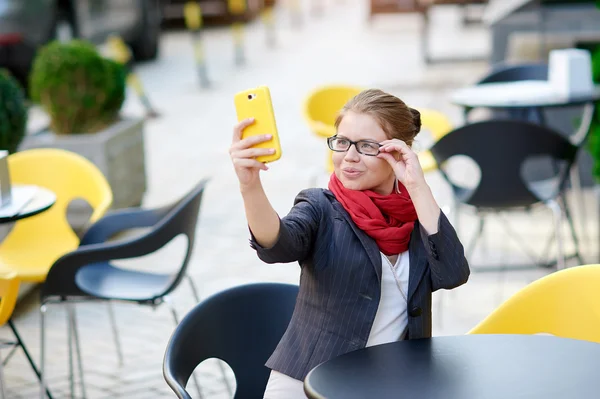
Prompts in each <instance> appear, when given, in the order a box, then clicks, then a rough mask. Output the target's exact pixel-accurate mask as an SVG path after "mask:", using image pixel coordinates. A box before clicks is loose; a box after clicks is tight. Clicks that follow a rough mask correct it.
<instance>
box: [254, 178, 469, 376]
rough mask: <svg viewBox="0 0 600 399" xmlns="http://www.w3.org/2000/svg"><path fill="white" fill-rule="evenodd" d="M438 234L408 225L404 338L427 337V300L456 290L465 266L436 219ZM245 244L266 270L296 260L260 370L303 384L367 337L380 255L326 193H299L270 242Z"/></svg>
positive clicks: (447, 227) (453, 239)
mask: <svg viewBox="0 0 600 399" xmlns="http://www.w3.org/2000/svg"><path fill="white" fill-rule="evenodd" d="M438 223H439V227H438V232H437V233H436V234H433V235H427V233H426V232H425V230H424V229H422V228H421V227H420V226H419V223H418V221H417V222H415V229H414V230H413V233H416V234H412V236H411V239H410V244H409V254H410V256H409V257H410V266H409V267H410V271H409V282H408V316H409V317H408V339H416V338H426V337H430V336H431V293H432V292H433V291H436V290H438V289H440V288H445V289H451V288H454V287H457V286H459V285H461V284H464V283H465V282H466V281H467V279H468V277H469V273H470V272H469V265H468V264H467V261H466V259H465V257H464V250H463V246H462V244H461V243H460V241H459V240H458V237H457V235H456V232H455V231H454V228H453V227H452V225H451V224H450V222H449V221H448V219H447V218H446V216H445V215H444V214H443V213H441V214H440V218H439V222H438ZM250 245H251V246H252V248H254V249H255V250H256V251H257V254H258V257H259V258H260V259H262V260H263V261H264V262H266V263H287V262H295V261H298V262H299V263H300V266H301V275H300V290H299V293H298V298H297V300H296V306H295V309H294V314H293V316H292V319H291V321H290V324H289V326H288V328H287V330H286V332H285V334H284V335H283V337H282V339H281V341H280V342H279V344H278V346H277V348H276V349H275V351H274V352H273V354H272V355H271V357H270V358H269V359H268V361H267V363H266V366H267V367H269V368H271V369H273V370H277V371H279V372H281V373H283V374H286V375H289V376H291V377H293V378H295V379H298V380H303V379H304V377H305V376H306V374H307V373H308V372H309V371H310V370H311V369H312V368H313V367H315V366H317V365H319V364H320V363H322V362H324V361H327V360H329V359H332V358H334V357H336V356H339V355H342V354H344V353H346V352H350V351H353V350H356V349H359V348H363V347H364V346H365V345H366V343H367V339H368V337H369V332H370V331H371V326H372V324H373V321H374V320H375V313H376V312H377V307H378V305H379V297H380V293H381V254H380V252H379V248H378V247H377V244H376V243H375V241H374V240H373V239H372V238H371V237H369V236H368V235H366V233H364V232H363V231H362V230H360V229H359V228H358V227H357V226H356V225H355V224H354V222H353V221H352V219H351V217H350V215H349V214H348V213H347V212H346V210H345V209H344V208H343V207H342V205H341V204H340V203H339V202H338V201H337V200H336V199H335V197H334V195H333V193H331V191H329V190H324V189H318V188H312V189H307V190H303V191H302V192H300V193H299V194H298V196H297V197H296V199H295V201H294V207H293V208H292V209H291V211H290V212H289V214H288V215H287V216H285V217H284V218H282V219H281V221H280V232H279V237H278V240H277V242H276V243H275V244H274V245H273V246H272V247H271V248H262V247H261V246H260V245H258V243H257V242H256V241H255V239H254V237H252V235H251V238H250Z"/></svg>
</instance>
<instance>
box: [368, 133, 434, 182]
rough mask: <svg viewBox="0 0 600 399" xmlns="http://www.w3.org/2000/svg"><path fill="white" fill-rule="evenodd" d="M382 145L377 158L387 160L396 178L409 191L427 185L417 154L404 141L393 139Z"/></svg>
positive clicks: (383, 142)
mask: <svg viewBox="0 0 600 399" xmlns="http://www.w3.org/2000/svg"><path fill="white" fill-rule="evenodd" d="M381 144H382V147H381V148H379V155H377V157H378V158H381V159H384V160H386V161H387V162H388V163H389V164H390V165H391V166H392V168H393V169H394V173H395V174H396V178H397V179H398V180H399V181H400V183H402V184H403V185H404V187H406V189H407V190H409V191H410V190H412V189H416V188H417V187H420V186H422V185H423V184H426V183H425V176H424V174H423V169H422V168H421V164H420V163H419V158H418V157H417V154H415V152H414V151H413V150H412V149H411V148H410V147H409V146H408V145H407V144H406V143H405V142H404V141H402V140H398V139H393V140H386V141H382V142H381Z"/></svg>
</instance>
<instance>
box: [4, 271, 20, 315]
mask: <svg viewBox="0 0 600 399" xmlns="http://www.w3.org/2000/svg"><path fill="white" fill-rule="evenodd" d="M19 285H20V284H19V279H18V277H17V273H16V272H15V271H13V270H9V269H4V268H2V269H0V326H3V325H4V324H6V323H7V322H8V320H9V319H10V318H11V316H12V314H13V310H14V309H15V304H16V303H17V297H18V294H19Z"/></svg>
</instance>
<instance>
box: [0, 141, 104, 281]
mask: <svg viewBox="0 0 600 399" xmlns="http://www.w3.org/2000/svg"><path fill="white" fill-rule="evenodd" d="M8 165H9V170H10V176H11V180H12V182H13V183H14V184H35V185H38V186H41V187H45V188H47V189H49V190H51V191H52V192H54V194H55V195H56V203H55V204H54V205H53V206H52V207H51V208H50V209H49V210H47V211H45V212H42V213H40V214H39V215H36V216H32V217H30V218H27V219H22V220H19V221H17V222H16V223H15V226H14V228H13V229H12V230H11V232H10V233H9V234H8V236H7V237H6V238H5V239H4V240H3V241H2V242H1V243H0V264H1V265H3V266H5V267H7V268H9V269H12V270H14V271H15V272H16V273H17V275H18V277H19V279H20V280H21V281H29V282H43V281H44V280H45V279H46V275H47V274H48V270H49V269H50V267H51V266H52V264H53V263H54V262H55V261H56V260H57V259H58V258H59V257H61V256H62V255H64V254H65V253H67V252H70V251H72V250H74V249H76V248H77V247H78V245H79V238H78V237H77V235H76V234H75V232H74V231H73V229H72V228H71V226H70V225H69V222H68V220H67V206H68V205H69V203H70V202H71V201H73V200H75V199H84V200H85V201H87V202H88V203H89V204H90V206H91V207H92V209H93V213H92V215H91V218H90V221H89V222H90V223H94V222H96V221H97V220H98V219H100V218H101V217H102V216H103V215H104V213H105V212H106V211H107V210H108V209H109V207H110V205H111V204H112V198H113V196H112V191H111V188H110V185H109V184H108V182H107V181H106V178H105V177H104V175H103V174H102V172H101V171H100V170H99V169H98V168H97V167H96V166H95V165H94V164H93V163H92V162H90V161H88V160H87V159H86V158H84V157H82V156H80V155H78V154H75V153H73V152H69V151H65V150H59V149H54V148H44V149H32V150H26V151H21V152H17V153H15V154H12V155H10V156H9V157H8Z"/></svg>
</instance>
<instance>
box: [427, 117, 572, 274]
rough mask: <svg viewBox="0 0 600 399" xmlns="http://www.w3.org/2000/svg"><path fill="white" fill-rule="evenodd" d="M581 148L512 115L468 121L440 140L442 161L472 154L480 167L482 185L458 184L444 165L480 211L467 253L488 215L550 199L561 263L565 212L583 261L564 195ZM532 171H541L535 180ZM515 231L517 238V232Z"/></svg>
mask: <svg viewBox="0 0 600 399" xmlns="http://www.w3.org/2000/svg"><path fill="white" fill-rule="evenodd" d="M578 148H579V147H578V146H577V145H574V144H572V143H571V142H570V141H569V140H568V139H566V138H564V137H563V136H562V135H560V134H559V133H558V132H555V131H553V130H551V129H549V128H546V127H543V126H540V125H536V124H532V123H529V122H522V121H512V120H493V121H484V122H478V123H473V124H470V125H466V126H463V127H461V128H458V129H456V130H454V131H452V132H450V133H449V134H447V135H446V136H444V137H442V138H441V139H440V140H439V141H438V142H437V143H435V144H434V145H433V147H432V148H431V153H432V155H433V157H434V158H435V160H436V162H437V163H438V165H442V164H444V163H446V162H447V161H448V160H449V159H450V158H452V157H454V156H458V155H464V156H467V157H469V158H471V159H472V160H473V161H474V162H475V163H476V164H477V165H478V167H479V169H480V172H481V177H480V180H479V182H478V184H477V185H476V186H475V187H473V188H466V187H463V186H459V185H458V184H456V183H454V182H453V181H452V179H451V178H450V177H449V176H448V174H447V173H446V171H444V170H443V169H440V171H441V173H442V176H443V177H444V178H445V179H446V181H447V182H448V183H449V184H450V185H451V187H452V189H453V191H454V195H455V197H456V199H457V201H458V203H459V204H466V205H470V206H473V207H475V209H476V211H477V213H478V216H479V230H478V232H477V233H476V235H475V237H474V238H473V240H472V242H471V243H470V245H469V246H468V247H467V248H468V249H467V252H466V253H467V258H469V257H470V256H471V254H472V251H473V250H474V248H475V244H476V243H477V240H478V238H479V237H480V236H481V234H482V233H483V229H484V224H485V218H484V215H485V214H488V213H498V212H500V211H507V210H513V209H519V208H521V209H530V208H531V207H532V206H534V205H536V204H545V205H547V206H548V207H549V208H550V209H551V210H552V211H553V214H554V220H555V228H556V230H555V237H556V242H557V252H558V254H557V265H558V267H559V268H563V267H564V261H565V259H564V251H563V241H562V236H561V234H560V228H559V226H560V225H561V223H562V217H563V215H564V216H566V218H567V221H568V222H569V226H570V230H571V234H572V238H573V240H574V243H575V248H576V251H575V256H576V257H577V258H578V260H579V262H580V264H582V263H583V260H582V259H581V256H580V254H579V243H578V239H577V235H576V232H575V228H574V225H573V220H572V218H571V215H570V212H569V210H568V208H567V207H566V206H565V198H564V193H565V191H564V188H565V184H566V181H567V178H568V176H569V170H570V168H571V166H572V164H573V162H574V161H575V157H576V155H577V151H578ZM541 171H543V172H545V175H544V176H543V178H539V174H540V172H541ZM533 173H535V174H536V175H538V176H536V178H535V179H531V175H532V174H533ZM510 235H511V236H513V238H515V237H514V236H515V235H514V233H512V232H511V234H510ZM519 244H521V245H522V247H523V248H525V246H524V244H523V242H522V240H519ZM526 252H528V253H529V254H530V252H529V251H527V250H526ZM546 253H548V251H545V252H544V254H546ZM546 266H549V265H546Z"/></svg>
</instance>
